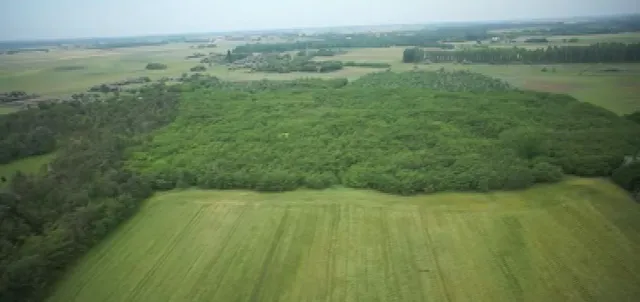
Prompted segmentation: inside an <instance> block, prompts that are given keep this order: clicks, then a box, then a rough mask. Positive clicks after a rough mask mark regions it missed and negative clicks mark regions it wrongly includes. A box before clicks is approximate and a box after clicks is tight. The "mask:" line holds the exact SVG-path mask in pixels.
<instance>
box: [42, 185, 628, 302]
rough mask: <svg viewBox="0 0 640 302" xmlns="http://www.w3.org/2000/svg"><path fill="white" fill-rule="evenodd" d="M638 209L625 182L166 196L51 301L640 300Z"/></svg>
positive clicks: (83, 264)
mask: <svg viewBox="0 0 640 302" xmlns="http://www.w3.org/2000/svg"><path fill="white" fill-rule="evenodd" d="M638 215H640V207H638V204H636V203H634V202H633V201H631V199H629V198H628V196H627V195H626V193H624V192H623V191H621V190H620V189H618V188H617V187H616V186H614V185H613V184H611V183H609V182H608V181H605V180H599V179H578V178H576V179H570V180H567V181H565V182H563V183H560V184H555V185H548V186H539V187H535V188H532V189H529V190H526V191H518V192H502V193H490V194H463V193H445V194H436V195H427V196H415V197H398V196H390V195H384V194H380V193H375V192H370V191H358V190H350V189H331V190H325V191H295V192H288V193H278V194H263V193H253V192H245V191H199V190H187V191H177V192H168V193H161V194H157V195H156V196H155V197H154V198H152V199H151V200H149V201H148V202H146V204H144V206H143V207H142V209H141V211H140V213H138V214H137V215H136V216H135V217H134V218H133V219H131V220H130V221H128V222H127V223H125V224H124V225H123V226H122V227H121V228H120V229H118V231H116V233H114V234H113V235H112V236H110V237H109V238H108V239H107V240H105V241H103V242H102V243H101V244H100V245H99V246H97V247H96V248H94V249H92V250H91V251H90V252H89V254H88V255H87V256H86V257H84V258H83V259H81V261H80V262H79V263H78V265H77V266H75V267H74V268H73V269H72V270H71V271H70V272H69V273H68V275H67V276H66V277H65V278H63V280H61V282H60V283H59V284H58V286H57V287H56V288H55V291H54V293H53V295H52V296H51V297H50V299H49V301H51V302H54V301H61V302H62V301H64V302H70V301H92V302H98V301H193V302H197V301H296V302H297V301H491V302H495V301H509V302H511V301H635V299H637V297H638V296H640V287H639V286H638V284H640V258H638V253H640V221H638V219H637V217H638Z"/></svg>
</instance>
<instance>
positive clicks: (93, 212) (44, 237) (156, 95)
mask: <svg viewBox="0 0 640 302" xmlns="http://www.w3.org/2000/svg"><path fill="white" fill-rule="evenodd" d="M177 102H178V93H176V92H170V91H169V89H168V87H166V86H163V85H154V86H153V87H147V88H144V89H141V92H140V93H139V94H138V95H136V96H132V97H121V98H110V99H108V100H105V101H104V102H84V103H83V102H79V101H69V102H64V103H58V104H48V105H42V106H40V107H39V108H32V109H28V110H25V111H21V112H17V113H14V114H10V115H7V116H3V117H0V119H1V120H2V123H1V124H2V125H3V131H5V130H7V129H9V130H10V133H11V134H10V135H9V136H7V135H6V133H7V132H2V141H1V143H2V144H3V146H6V145H9V146H10V145H11V144H13V143H16V142H19V143H20V144H22V145H24V146H25V150H27V151H25V152H27V153H33V152H30V151H28V150H29V149H28V146H27V145H30V144H33V145H34V146H35V147H34V148H35V149H37V148H38V147H37V146H40V145H46V146H47V148H46V150H45V149H41V151H42V152H47V151H50V150H51V149H52V147H51V144H52V142H51V138H52V137H55V138H56V140H57V141H58V144H57V145H55V146H54V147H55V150H56V157H55V159H54V160H53V162H51V163H50V164H49V165H48V167H46V168H45V169H44V170H43V171H42V172H41V173H40V174H37V175H25V174H21V173H18V174H16V175H15V176H14V177H13V178H12V179H11V180H10V183H9V185H8V189H3V190H0V301H36V300H42V299H44V298H45V297H46V294H47V291H48V288H49V285H50V284H52V283H53V282H54V281H55V280H57V279H58V278H59V277H60V276H61V274H62V273H63V272H64V270H65V269H66V268H67V267H68V266H69V265H71V264H72V263H73V262H74V261H76V260H77V259H78V258H79V257H80V256H81V255H83V254H84V253H85V252H86V251H88V250H89V248H90V247H91V246H93V245H95V244H96V243H97V242H99V241H100V240H101V239H102V238H104V237H105V236H106V235H107V234H108V233H109V231H111V230H113V229H114V228H115V227H116V226H117V225H118V224H119V223H120V222H122V221H124V220H125V219H127V218H128V217H130V216H131V215H132V214H134V213H135V212H136V210H137V208H138V205H139V204H140V202H141V201H142V200H144V199H146V198H147V197H149V196H150V194H151V193H152V189H151V185H150V184H151V182H150V181H149V180H148V179H145V178H143V177H142V176H141V175H140V174H138V173H136V172H135V171H131V170H130V169H127V168H126V167H125V166H124V165H123V163H124V160H125V158H126V150H127V149H128V148H129V147H130V146H133V145H135V144H137V143H139V140H140V139H143V138H144V135H145V134H146V133H149V132H150V131H152V130H153V129H156V128H158V127H159V126H161V125H165V124H167V123H169V122H171V120H172V119H173V116H174V115H175V112H176V109H177V108H176V106H177ZM37 131H42V132H43V134H42V135H36V134H34V133H33V132H37ZM45 134H46V135H45ZM16 137H17V138H16ZM0 150H4V148H2V149H0Z"/></svg>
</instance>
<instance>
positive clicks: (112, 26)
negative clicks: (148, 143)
mask: <svg viewBox="0 0 640 302" xmlns="http://www.w3.org/2000/svg"><path fill="white" fill-rule="evenodd" d="M618 13H640V1H638V0H271V1H270V0H226V1H225V0H108V1H107V0H0V40H26V39H57V38H80V37H111V36H136V35H153V34H172V33H198V32H220V31H241V30H262V29H286V28H306V27H328V26H347V25H378V24H424V23H437V22H458V21H484V20H513V19H532V18H557V17H568V16H593V15H607V14H618Z"/></svg>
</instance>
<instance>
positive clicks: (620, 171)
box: [611, 162, 640, 191]
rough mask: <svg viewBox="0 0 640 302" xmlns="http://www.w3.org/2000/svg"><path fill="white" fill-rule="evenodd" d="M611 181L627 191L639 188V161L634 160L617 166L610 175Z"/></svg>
mask: <svg viewBox="0 0 640 302" xmlns="http://www.w3.org/2000/svg"><path fill="white" fill-rule="evenodd" d="M611 179H612V180H613V182H615V183H616V184H618V185H619V186H621V187H623V188H624V189H626V190H628V191H634V190H636V189H638V188H640V162H634V163H631V164H627V165H624V166H621V167H619V168H617V169H616V170H615V171H613V174H612V175H611Z"/></svg>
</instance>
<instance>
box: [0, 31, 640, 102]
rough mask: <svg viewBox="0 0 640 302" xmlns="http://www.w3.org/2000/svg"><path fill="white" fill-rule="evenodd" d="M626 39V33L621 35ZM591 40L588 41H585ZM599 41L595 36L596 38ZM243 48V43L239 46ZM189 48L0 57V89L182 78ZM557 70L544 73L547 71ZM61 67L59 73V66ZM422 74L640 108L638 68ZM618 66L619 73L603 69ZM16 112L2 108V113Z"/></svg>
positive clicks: (227, 73)
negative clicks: (480, 77) (476, 76)
mask: <svg viewBox="0 0 640 302" xmlns="http://www.w3.org/2000/svg"><path fill="white" fill-rule="evenodd" d="M621 37H628V36H624V35H623V36H621ZM588 38H589V36H587V37H583V39H588ZM594 39H595V38H594ZM235 43H238V42H235ZM233 45H236V44H233V43H232V42H228V44H227V45H224V44H223V45H221V46H220V47H219V48H214V49H212V51H214V52H216V53H223V52H224V51H226V49H229V48H231V47H233ZM189 46H190V45H189V44H187V43H182V44H169V45H166V46H154V47H152V46H145V47H136V48H132V49H126V50H58V51H52V52H49V53H28V54H18V55H13V56H0V91H10V90H24V91H28V92H30V93H38V94H41V95H43V97H68V96H69V95H71V94H73V93H78V92H85V91H86V90H87V89H88V88H89V87H91V86H93V85H97V84H101V83H105V82H107V83H108V82H113V81H118V80H123V79H125V78H133V77H139V76H149V77H150V78H151V79H152V80H157V79H159V78H161V77H177V76H180V75H181V74H182V73H185V72H188V71H189V68H190V67H193V66H194V65H195V64H196V62H197V61H193V60H185V56H187V55H190V54H192V53H193V52H194V50H193V49H190V48H189ZM403 49H404V48H400V47H390V48H356V49H349V50H348V51H347V52H346V53H345V54H340V55H337V56H333V57H327V58H320V57H318V58H315V59H314V60H338V61H343V62H348V61H353V62H377V63H389V64H391V70H393V71H407V70H411V69H413V68H414V65H411V64H403V63H402V62H401V58H402V51H403ZM152 61H158V62H163V63H165V64H167V66H168V68H167V69H165V70H146V69H145V68H144V67H145V65H146V64H147V63H148V62H152ZM68 66H77V67H82V68H79V69H76V70H60V67H68ZM545 66H546V67H547V68H548V69H549V70H551V69H553V70H555V72H541V69H542V68H543V67H545ZM56 68H58V69H56ZM415 68H418V69H422V70H438V69H440V68H445V69H447V70H461V69H465V70H470V71H474V72H480V73H484V74H487V75H489V76H493V77H498V78H500V79H503V80H505V81H508V82H509V83H511V84H513V85H515V86H516V87H519V88H524V89H533V90H540V91H549V92H554V93H567V94H570V95H572V96H574V97H576V98H578V99H579V100H582V101H585V102H590V103H593V104H595V105H598V106H602V107H604V108H607V109H609V110H611V111H613V112H616V113H618V114H627V113H631V112H633V111H636V110H639V109H640V101H638V98H637V95H639V94H640V64H637V63H627V64H555V65H554V64H551V65H524V64H515V65H488V64H472V65H460V64H452V63H440V64H430V65H417V67H415ZM606 69H619V71H618V72H603V71H602V70H606ZM375 71H377V70H376V69H372V68H364V67H345V68H343V69H342V70H338V71H335V72H331V73H308V72H307V73H305V72H296V73H265V72H249V71H247V70H242V69H240V70H229V69H228V68H227V67H226V66H224V65H214V66H212V67H211V68H208V70H207V71H206V72H204V73H205V74H209V75H212V76H216V77H219V78H221V79H225V80H230V81H248V80H262V79H272V80H292V79H296V78H309V77H313V78H348V79H350V80H355V79H357V78H359V77H361V76H363V75H365V74H368V73H371V72H375ZM12 109H13V108H6V109H5V108H0V113H4V112H9V111H10V110H12Z"/></svg>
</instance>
